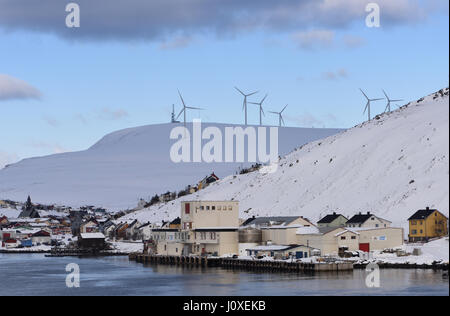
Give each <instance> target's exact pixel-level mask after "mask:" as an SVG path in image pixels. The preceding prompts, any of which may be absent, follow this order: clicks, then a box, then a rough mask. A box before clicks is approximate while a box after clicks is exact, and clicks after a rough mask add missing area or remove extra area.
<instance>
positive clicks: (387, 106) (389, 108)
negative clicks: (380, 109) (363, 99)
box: [383, 90, 403, 112]
mask: <svg viewBox="0 0 450 316" xmlns="http://www.w3.org/2000/svg"><path fill="white" fill-rule="evenodd" d="M383 93H384V95H385V96H386V100H387V101H388V102H387V105H386V108H385V109H384V112H386V110H388V112H391V102H400V101H403V100H401V99H399V100H391V99H389V97H388V95H387V94H386V91H384V90H383Z"/></svg>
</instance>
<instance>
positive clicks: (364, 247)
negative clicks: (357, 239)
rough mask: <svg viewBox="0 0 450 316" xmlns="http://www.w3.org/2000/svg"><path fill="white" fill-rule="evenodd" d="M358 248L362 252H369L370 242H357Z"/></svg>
mask: <svg viewBox="0 0 450 316" xmlns="http://www.w3.org/2000/svg"><path fill="white" fill-rule="evenodd" d="M359 250H361V251H364V252H369V251H370V244H369V243H363V244H359Z"/></svg>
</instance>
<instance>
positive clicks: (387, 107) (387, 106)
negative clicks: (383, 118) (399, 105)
mask: <svg viewBox="0 0 450 316" xmlns="http://www.w3.org/2000/svg"><path fill="white" fill-rule="evenodd" d="M388 109H389V103H388V105H386V108H385V109H384V113H386V111H387V110H388Z"/></svg>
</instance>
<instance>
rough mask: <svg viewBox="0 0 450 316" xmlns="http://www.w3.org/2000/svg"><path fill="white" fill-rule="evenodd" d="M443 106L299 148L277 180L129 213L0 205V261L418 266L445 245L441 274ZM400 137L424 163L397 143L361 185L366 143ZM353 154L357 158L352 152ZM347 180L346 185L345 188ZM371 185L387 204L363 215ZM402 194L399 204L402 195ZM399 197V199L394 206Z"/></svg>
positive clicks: (209, 183) (213, 184) (202, 190)
mask: <svg viewBox="0 0 450 316" xmlns="http://www.w3.org/2000/svg"><path fill="white" fill-rule="evenodd" d="M448 94H449V91H448V88H447V89H443V90H440V91H439V92H437V93H435V94H432V95H430V96H428V97H425V98H422V99H419V100H417V101H416V102H411V103H408V104H407V105H404V106H403V107H401V108H400V109H399V110H396V111H393V112H392V113H384V114H382V115H378V116H376V117H375V119H374V120H373V121H371V122H366V123H363V124H361V125H359V126H357V127H355V128H353V129H350V130H348V131H346V132H344V133H341V134H339V135H336V136H331V137H329V138H326V139H323V140H321V141H316V142H313V143H310V144H307V145H305V146H302V147H300V148H298V149H297V150H294V151H293V152H292V153H291V154H289V155H287V156H286V157H283V158H282V159H281V160H280V162H279V168H278V170H277V171H276V172H275V173H264V172H260V171H261V169H264V168H265V166H261V165H258V164H257V165H254V166H252V167H250V168H249V169H242V170H240V172H238V173H239V174H236V175H231V176H228V177H226V178H223V179H219V177H217V176H216V175H215V174H214V173H212V174H210V175H207V176H205V177H203V178H200V177H199V178H200V179H201V180H200V181H198V182H197V183H195V184H193V185H188V186H186V188H185V189H183V190H181V191H179V192H170V191H168V192H166V193H164V194H160V195H155V196H153V197H152V198H151V199H150V200H144V199H141V200H140V201H139V203H138V205H137V206H136V207H135V208H134V209H128V210H123V211H120V212H115V213H110V212H108V211H107V210H106V209H105V208H98V207H95V206H83V207H78V208H72V207H66V206H56V205H41V204H33V203H32V201H31V198H30V197H28V200H27V201H26V202H25V203H20V202H14V201H11V200H0V225H1V233H0V239H1V247H2V248H1V249H0V251H46V252H47V251H52V250H54V249H72V251H81V250H83V251H86V252H98V251H109V252H116V253H130V252H134V251H137V252H143V253H146V254H155V255H168V256H213V257H224V256H231V257H251V258H272V259H286V258H292V257H295V258H296V259H297V260H305V258H308V260H310V258H315V259H314V260H325V259H324V258H347V259H349V258H367V257H370V256H372V257H373V256H378V257H383V258H386V256H387V257H389V256H390V257H393V256H395V257H396V258H402V259H401V260H403V261H404V260H410V261H413V262H415V261H417V260H416V259H414V258H411V255H413V254H414V255H415V257H417V258H420V257H421V256H420V255H421V249H425V248H426V246H425V245H426V243H427V242H430V244H431V243H434V242H436V240H441V241H440V242H439V245H440V248H442V251H438V252H433V255H431V256H428V257H427V258H426V262H427V263H431V262H433V261H444V262H448V237H446V236H448V218H447V216H448V215H447V214H448V209H445V207H448V203H445V201H447V202H448V181H444V182H447V184H445V183H444V182H442V180H445V179H444V178H445V177H442V176H441V174H442V172H441V171H442V170H446V172H447V180H448V147H447V148H445V147H442V146H440V144H441V143H442V141H441V138H444V139H446V137H447V136H446V135H444V134H443V133H442V132H441V130H442V128H443V127H444V128H445V126H447V130H448V120H447V119H446V118H445V117H444V115H443V114H445V113H447V116H448ZM438 114H439V115H438ZM441 114H442V115H441ZM399 126H400V127H401V128H402V129H404V130H405V131H408V130H409V129H410V128H411V126H413V128H412V131H418V135H422V136H421V138H420V139H419V140H418V143H417V144H416V145H417V146H419V147H420V148H422V147H423V146H428V147H427V151H425V152H424V153H422V154H421V156H420V157H419V156H417V154H418V151H413V150H412V149H411V148H409V149H408V150H407V149H406V147H403V148H402V149H400V148H398V142H397V141H396V142H395V143H394V145H395V146H394V147H392V146H393V144H387V145H389V147H388V148H389V149H390V151H398V153H395V154H393V155H392V157H390V158H386V156H387V155H388V154H387V152H388V151H383V153H381V155H382V156H383V157H378V156H377V158H376V160H377V163H383V164H386V163H388V164H389V165H390V167H388V168H387V170H390V172H392V173H387V174H384V173H383V174H379V172H372V173H369V174H367V172H368V171H367V170H369V169H368V167H367V164H368V163H369V160H371V159H372V158H371V157H370V156H369V155H368V154H367V153H368V152H370V153H372V154H374V153H375V151H373V150H372V151H369V149H368V147H370V146H371V145H370V144H369V143H368V141H367V139H368V138H371V139H374V137H377V138H378V139H380V143H383V142H386V141H390V139H391V138H388V137H387V135H388V134H389V133H390V132H391V130H392V129H393V128H394V127H397V128H398V127H399ZM438 132H439V133H438ZM422 133H425V134H424V135H425V136H424V135H423V134H422ZM428 133H431V134H432V135H431V134H430V135H428ZM360 134H361V135H360ZM380 135H381V136H380ZM400 136H401V134H400ZM426 136H428V137H426ZM395 137H399V135H398V133H397V134H395ZM402 137H403V136H402ZM405 137H411V136H405ZM432 139H433V140H435V141H432ZM447 140H448V138H447ZM410 143H411V142H410ZM355 144H356V146H358V147H359V148H358V149H357V151H352V150H351V149H352V148H353V147H354V146H355ZM387 145H386V146H387ZM416 145H414V146H415V147H414V148H416V147H417V146H416ZM336 146H338V147H339V148H340V152H339V154H340V155H342V156H343V157H349V156H348V154H349V153H351V155H352V157H354V156H358V155H359V156H362V157H364V159H365V161H364V164H361V162H360V161H359V160H358V161H356V160H354V161H353V163H352V164H349V163H348V159H351V158H348V159H343V158H342V157H339V156H338V153H337V151H335V150H337V149H336ZM349 146H350V147H349ZM341 147H349V148H345V149H342V148H341ZM419 147H417V148H419ZM377 148H380V147H379V146H378V147H377ZM441 152H442V153H441ZM332 154H334V155H332ZM389 154H390V153H389ZM346 155H347V156H346ZM398 155H400V157H399V158H398V159H397V158H395V157H397V156H398ZM407 155H408V156H409V157H406V156H407ZM414 155H416V156H414ZM433 155H434V156H435V157H432V156H433ZM330 156H331V158H329V159H325V158H327V157H330ZM318 157H321V158H320V159H321V160H324V159H325V162H323V161H319V159H318ZM424 157H425V158H424ZM322 158H323V159H322ZM429 159H431V164H430V165H429V166H428V167H426V165H427V164H428V163H429V161H428V160H429ZM391 160H392V161H391ZM418 161H421V162H424V163H423V164H421V165H420V167H418V166H415V168H416V169H419V168H421V169H423V168H425V169H426V170H424V171H423V170H421V169H420V170H413V171H411V170H412V169H413V167H412V165H414V163H416V162H418ZM425 162H426V163H425ZM324 164H325V165H324ZM334 164H336V165H334ZM319 165H320V168H318V166H319ZM423 165H425V167H423ZM394 166H395V167H394ZM349 167H350V169H348V168H349ZM372 167H373V168H374V170H375V169H377V168H378V167H376V166H372ZM372 167H371V168H372ZM405 167H407V168H405ZM343 170H346V171H345V172H344V173H343ZM356 170H358V171H356ZM382 170H384V169H382ZM355 172H356V173H355ZM386 172H387V171H386ZM310 173H311V175H310ZM335 173H337V175H338V176H336V175H335ZM359 173H362V175H360V174H359ZM438 174H439V176H437V175H438ZM425 175H426V176H425ZM349 176H350V177H351V178H349V179H347V180H346V181H347V182H348V183H343V182H342V181H343V180H342V179H344V178H346V177H347V178H348V177H349ZM361 176H365V177H366V180H364V181H362V183H365V187H366V188H365V190H363V191H361V190H360V189H359V187H360V183H361V182H358V181H356V182H355V180H354V179H355V178H358V177H359V178H360V177H361ZM379 177H381V178H383V179H384V178H386V177H388V178H389V179H393V180H392V181H389V182H386V183H384V182H383V183H384V184H383V185H382V186H381V187H380V186H378V187H377V189H378V190H384V189H389V190H390V195H388V196H384V198H383V199H382V200H383V203H381V202H379V201H377V202H376V203H375V204H372V207H367V205H369V204H368V202H367V201H366V200H365V198H363V192H368V187H370V185H371V184H372V183H382V181H381V180H380V178H379ZM305 179H308V182H307V181H306V180H305ZM320 179H321V180H320ZM330 179H335V181H334V182H330V181H331V180H330ZM369 179H370V180H369ZM400 180H401V181H402V183H400V182H399V181H400ZM380 181H381V182H380ZM403 182H405V183H403ZM355 183H358V187H355ZM424 183H426V186H427V188H426V189H424V187H423V186H424V185H425V184H424ZM392 185H394V187H392ZM405 186H406V187H407V192H406V193H402V192H403V191H402V190H404V187H405ZM399 188H402V189H399ZM419 189H420V192H428V193H429V194H427V195H426V196H427V198H428V199H429V200H430V204H429V207H428V206H427V204H425V205H424V204H423V203H424V202H423V197H424V195H423V194H424V193H422V194H419V193H418V192H419ZM336 190H337V191H336ZM310 192H316V193H317V192H318V193H317V194H318V197H321V198H320V199H319V198H316V197H315V196H312V197H311V193H310ZM325 192H327V195H325ZM337 192H339V194H337ZM392 192H395V194H394V193H392ZM355 193H358V194H357V195H355ZM400 193H402V196H401V198H400V199H397V197H395V198H394V195H395V196H398V194H400ZM441 193H442V194H441ZM380 194H381V193H378V194H377V195H375V196H374V198H378V197H377V196H379V195H380ZM381 195H382V194H381ZM343 196H346V198H345V199H343ZM349 196H351V198H350V197H349ZM364 196H366V197H367V199H369V200H370V199H372V198H373V197H372V196H371V195H370V194H366V195H364ZM330 197H333V201H334V203H332V204H331V203H330V204H328V205H327V206H326V207H324V206H323V205H322V204H321V203H326V201H327V199H329V198H330ZM393 201H394V202H393ZM333 204H339V205H340V207H333V206H332V205H333ZM373 205H377V207H373ZM343 206H345V207H343ZM316 207H317V208H316ZM442 208H444V209H442ZM275 215H276V216H275ZM442 240H443V241H442ZM436 253H437V255H436ZM406 258H408V259H406ZM391 259H392V258H391Z"/></svg>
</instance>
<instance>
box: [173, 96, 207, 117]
mask: <svg viewBox="0 0 450 316" xmlns="http://www.w3.org/2000/svg"><path fill="white" fill-rule="evenodd" d="M178 95H179V96H180V99H181V102H182V103H183V109H182V110H181V111H180V114H178V116H177V118H176V120H178V118H179V117H180V115H181V113H183V114H184V115H183V116H184V118H183V122H184V126H186V110H187V109H190V110H203V109H202V108H195V107H192V106H186V104H185V103H184V100H183V97H182V96H181V93H180V90H178Z"/></svg>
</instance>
